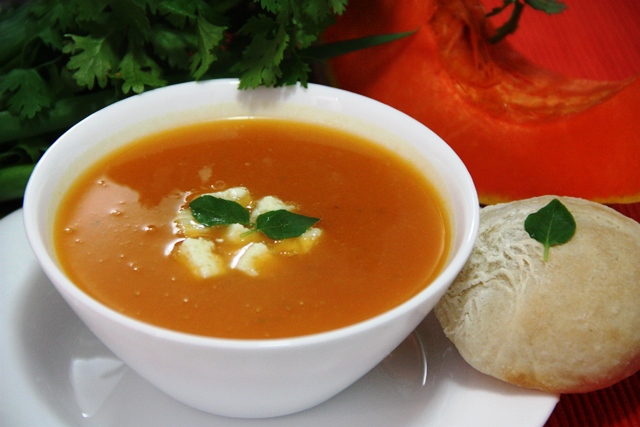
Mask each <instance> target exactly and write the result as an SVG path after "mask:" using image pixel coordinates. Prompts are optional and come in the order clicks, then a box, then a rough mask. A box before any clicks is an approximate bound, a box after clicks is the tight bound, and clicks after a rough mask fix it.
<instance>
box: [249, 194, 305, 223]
mask: <svg viewBox="0 0 640 427" xmlns="http://www.w3.org/2000/svg"><path fill="white" fill-rule="evenodd" d="M280 209H284V210H286V211H291V210H293V209H295V206H294V205H288V204H286V203H285V202H283V201H282V200H280V199H278V198H277V197H273V196H266V197H263V198H262V199H260V200H258V202H257V203H256V206H255V207H254V208H253V211H251V221H253V222H255V221H256V218H258V217H259V216H260V215H262V214H263V213H265V212H269V211H277V210H280Z"/></svg>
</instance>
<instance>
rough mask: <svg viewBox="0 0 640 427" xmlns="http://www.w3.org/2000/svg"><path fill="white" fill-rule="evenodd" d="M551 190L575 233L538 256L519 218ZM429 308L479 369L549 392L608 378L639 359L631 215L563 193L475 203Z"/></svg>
mask: <svg viewBox="0 0 640 427" xmlns="http://www.w3.org/2000/svg"><path fill="white" fill-rule="evenodd" d="M553 198H558V199H559V200H560V201H561V202H562V203H563V204H564V205H565V206H566V207H567V208H568V209H569V211H570V212H571V213H572V214H573V216H574V218H575V220H576V233H575V235H574V236H573V238H572V239H571V240H570V241H569V242H568V243H566V244H563V245H557V246H553V247H551V250H550V253H549V259H548V261H547V262H545V261H544V260H543V251H544V247H543V245H542V244H541V243H539V242H537V241H536V240H534V239H532V238H531V237H530V236H529V235H528V233H527V232H526V231H525V229H524V221H525V219H526V217H527V216H528V215H529V214H531V213H533V212H536V211H538V210H539V209H540V208H542V207H543V206H545V205H546V204H548V203H549V202H550V201H551V200H552V199H553ZM435 314H436V316H437V318H438V319H439V321H440V323H441V325H442V327H443V329H444V332H445V334H446V335H447V337H449V339H451V341H452V342H453V343H454V344H455V346H456V347H457V348H458V350H459V351H460V354H461V355H462V357H463V358H464V359H465V360H466V361H467V362H468V363H469V364H471V365H472V366H473V367H475V368H476V369H478V370H479V371H481V372H483V373H485V374H488V375H491V376H494V377H496V378H499V379H501V380H504V381H507V382H510V383H513V384H516V385H519V386H523V387H527V388H535V389H541V390H545V391H550V392H555V393H578V392H588V391H592V390H596V389H600V388H603V387H607V386H609V385H612V384H614V383H616V382H618V381H620V380H622V379H624V378H626V377H628V376H629V375H632V374H634V373H635V372H637V371H638V370H639V369H640V224H639V223H637V222H636V221H634V220H632V219H630V218H627V217H625V216H624V215H622V214H620V213H618V212H616V211H615V210H613V209H611V208H608V207H606V206H604V205H601V204H598V203H594V202H590V201H586V200H583V199H576V198H568V197H556V196H544V197H536V198H532V199H527V200H521V201H516V202H510V203H504V204H499V205H493V206H488V207H486V208H483V209H482V210H481V214H480V230H479V234H478V240H477V242H476V245H475V248H474V251H473V253H472V255H471V257H470V258H469V261H468V262H467V264H466V266H465V267H464V268H463V270H462V272H461V273H460V275H459V276H458V278H457V279H456V280H455V282H454V283H453V284H452V286H451V287H450V289H449V290H448V292H447V294H446V295H445V296H444V297H443V298H442V300H441V301H440V302H439V303H438V305H437V306H436V307H435Z"/></svg>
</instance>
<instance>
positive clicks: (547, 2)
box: [487, 0, 567, 43]
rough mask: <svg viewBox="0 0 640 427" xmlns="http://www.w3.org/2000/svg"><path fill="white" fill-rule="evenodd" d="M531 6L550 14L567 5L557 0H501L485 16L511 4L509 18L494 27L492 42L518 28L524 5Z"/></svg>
mask: <svg viewBox="0 0 640 427" xmlns="http://www.w3.org/2000/svg"><path fill="white" fill-rule="evenodd" d="M527 5H528V6H531V7H532V8H533V9H535V10H539V11H542V12H546V13H548V14H550V15H553V14H557V13H560V12H562V11H564V10H565V9H566V8H567V6H566V5H565V4H564V3H562V2H561V1H558V0H503V4H502V6H498V7H495V8H493V9H492V10H491V11H490V12H489V13H487V17H492V16H495V15H498V14H499V13H501V12H503V11H504V10H505V9H507V8H509V7H510V6H513V9H512V10H511V16H510V17H509V19H508V20H507V21H506V22H505V23H504V24H502V25H501V26H500V27H498V29H496V32H495V34H494V35H493V36H492V37H491V38H490V39H489V40H490V41H491V42H492V43H497V42H499V41H500V40H502V39H503V38H505V37H506V36H508V35H509V34H512V33H514V32H515V31H516V29H517V28H518V22H520V17H521V16H522V12H523V10H524V8H525V6H527Z"/></svg>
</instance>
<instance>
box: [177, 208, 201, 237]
mask: <svg viewBox="0 0 640 427" xmlns="http://www.w3.org/2000/svg"><path fill="white" fill-rule="evenodd" d="M175 224H176V226H177V227H178V229H179V230H180V231H182V233H183V234H184V235H185V237H199V236H204V235H206V234H207V232H208V231H207V227H206V226H204V225H203V224H201V223H199V222H198V221H196V219H195V218H194V217H193V215H192V214H191V209H188V208H187V209H180V210H179V211H178V215H176V218H175Z"/></svg>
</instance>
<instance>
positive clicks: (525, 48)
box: [483, 0, 640, 427]
mask: <svg viewBox="0 0 640 427" xmlns="http://www.w3.org/2000/svg"><path fill="white" fill-rule="evenodd" d="M562 1H563V3H564V4H566V5H567V9H566V10H565V11H564V12H562V13H561V14H559V15H547V14H546V13H543V12H539V11H535V10H533V9H531V8H529V7H527V8H526V9H525V11H524V13H523V15H522V19H521V21H520V26H519V28H518V30H517V31H516V33H515V34H514V35H512V36H509V41H510V43H511V44H512V45H513V46H514V47H515V48H516V49H517V50H518V51H520V52H521V53H523V54H524V55H526V56H527V57H528V58H529V59H531V60H533V61H534V62H536V63H538V64H540V65H542V66H544V67H546V68H549V69H552V70H555V71H557V72H560V73H563V74H566V75H569V76H573V77H581V78H588V79H594V80H620V79H623V78H627V77H632V76H635V75H639V74H640V1H638V0H608V1H602V0H562ZM483 2H484V3H485V6H486V7H487V9H491V8H493V7H495V6H499V5H502V4H503V0H483ZM508 13H509V12H507V11H505V12H503V14H502V16H500V17H496V18H493V20H494V22H495V23H496V24H499V23H500V22H501V21H502V20H504V19H505V18H506V15H508ZM638 102H640V100H638ZM638 119H639V120H640V117H639V118H638ZM638 143H639V144H640V138H639V141H638ZM638 167H640V165H638ZM613 208H615V209H616V210H618V211H620V212H622V213H623V214H625V215H627V216H629V217H632V218H634V219H636V220H637V221H640V203H636V204H631V205H616V206H613ZM639 262H640V254H639ZM589 426H594V427H595V426H599V427H640V372H639V373H637V374H636V375H634V376H632V377H630V378H628V379H626V380H624V381H622V382H620V383H618V384H616V385H614V386H612V387H609V388H606V389H603V390H598V391H596V392H592V393H585V394H567V395H562V396H561V398H560V402H559V403H558V405H557V406H556V409H555V410H554V411H553V413H552V414H551V417H550V418H549V420H548V421H547V424H546V426H545V427H589Z"/></svg>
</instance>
